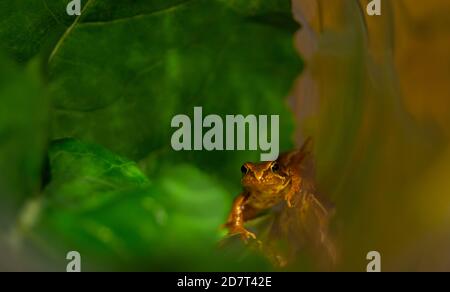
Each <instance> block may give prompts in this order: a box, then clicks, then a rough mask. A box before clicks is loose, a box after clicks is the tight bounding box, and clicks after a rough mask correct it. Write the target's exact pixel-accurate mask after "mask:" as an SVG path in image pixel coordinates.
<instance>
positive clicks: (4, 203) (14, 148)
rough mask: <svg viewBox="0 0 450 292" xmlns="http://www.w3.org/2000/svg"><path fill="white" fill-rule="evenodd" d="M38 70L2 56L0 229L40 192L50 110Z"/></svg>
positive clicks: (0, 67)
mask: <svg viewBox="0 0 450 292" xmlns="http://www.w3.org/2000/svg"><path fill="white" fill-rule="evenodd" d="M38 69H39V68H38V64H37V63H36V62H33V63H32V64H30V65H29V66H27V68H25V69H20V68H18V66H17V64H15V63H14V62H12V61H9V60H7V59H6V58H4V56H3V55H0V227H3V226H2V225H4V224H5V223H7V224H9V223H10V221H11V219H12V216H14V215H15V214H16V212H17V209H18V207H19V206H20V205H21V203H23V201H24V200H25V199H26V198H29V197H32V196H33V195H36V194H38V193H39V191H40V190H39V188H40V185H41V171H42V165H43V162H44V157H45V151H46V149H45V148H46V143H47V132H48V131H47V126H48V124H47V121H48V120H47V117H48V108H49V106H48V100H47V97H46V95H45V92H44V90H43V88H42V84H41V82H40V78H39V74H38V73H39V70H38Z"/></svg>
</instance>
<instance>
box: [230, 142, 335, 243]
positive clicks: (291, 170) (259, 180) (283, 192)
mask: <svg viewBox="0 0 450 292" xmlns="http://www.w3.org/2000/svg"><path fill="white" fill-rule="evenodd" d="M310 144H311V139H308V140H307V141H306V142H305V143H304V145H303V146H302V148H301V149H299V150H294V151H291V152H287V153H283V154H281V155H280V156H279V158H278V159H277V160H275V161H268V162H262V163H250V162H248V163H245V164H244V165H242V167H241V171H242V175H243V176H242V180H241V183H242V187H243V192H242V193H241V194H240V195H239V196H238V197H237V198H236V199H235V200H234V202H233V206H232V209H231V212H230V215H229V217H228V220H227V222H226V223H225V227H226V228H227V229H228V232H229V235H240V236H241V237H242V239H243V240H244V241H245V242H247V240H248V239H250V238H253V239H256V235H255V234H254V233H252V232H250V231H249V230H247V229H246V228H245V227H244V223H245V222H246V221H249V220H251V219H253V218H255V217H257V216H258V215H259V214H260V213H261V212H263V211H265V210H267V209H270V208H272V207H274V206H277V205H279V204H283V203H284V202H285V204H286V206H287V208H294V207H295V208H296V210H295V213H296V214H297V213H298V214H300V215H299V216H298V218H300V219H298V221H305V222H306V220H302V218H304V217H305V216H303V215H302V214H304V213H306V212H305V211H306V210H307V209H308V208H309V209H313V211H314V213H315V214H316V217H317V218H319V221H320V223H319V224H320V225H323V226H325V225H326V224H327V222H326V218H328V211H327V210H326V208H325V207H324V206H323V205H322V203H321V202H320V201H319V200H318V199H317V197H316V196H315V189H314V184H313V183H312V181H311V179H310V177H308V175H307V172H308V171H307V169H306V166H305V163H304V160H305V158H307V156H308V155H309V148H310ZM311 207H312V208H311ZM297 210H298V212H297ZM291 217H292V216H291ZM319 229H323V230H325V227H323V228H322V227H320V228H319ZM320 232H322V231H320ZM323 236H324V235H323V234H322V235H321V237H323Z"/></svg>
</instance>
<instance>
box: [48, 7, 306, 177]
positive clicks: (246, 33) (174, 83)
mask: <svg viewBox="0 0 450 292" xmlns="http://www.w3.org/2000/svg"><path fill="white" fill-rule="evenodd" d="M135 2H136V3H134V2H130V3H128V4H129V5H120V4H119V3H112V2H111V1H108V2H104V1H90V2H88V3H87V4H86V9H84V12H83V16H81V17H80V18H79V19H78V20H77V22H76V23H74V24H73V25H72V26H71V27H70V28H69V29H68V30H67V32H66V33H65V34H64V35H63V36H62V37H61V38H60V40H59V41H58V43H57V45H56V46H55V48H54V50H53V53H52V55H51V57H50V62H49V79H50V82H51V83H50V86H51V92H52V96H53V104H54V114H53V137H54V138H62V137H68V136H70V137H77V138H80V139H83V140H85V141H89V142H93V143H97V144H101V145H103V146H105V147H107V148H109V149H111V150H112V151H114V152H116V153H118V154H121V155H124V156H125V157H128V158H130V159H133V160H141V159H144V158H147V156H148V155H152V154H153V153H154V152H155V151H158V150H160V149H163V148H166V149H169V151H167V152H166V154H167V155H165V156H163V159H174V158H175V157H177V158H176V159H177V161H190V162H194V163H195V164H196V165H197V166H199V167H200V168H202V169H205V170H212V169H214V170H215V171H216V172H218V173H221V174H225V175H226V176H227V177H230V176H232V175H233V174H234V172H235V171H236V169H238V166H239V164H241V163H242V162H243V161H245V160H254V159H257V158H258V156H257V153H244V152H242V153H239V152H221V153H220V152H212V153H205V152H201V153H194V154H193V153H178V154H176V153H174V152H173V151H171V150H170V136H171V134H172V132H173V131H174V129H171V127H170V122H171V119H172V117H173V116H174V115H176V114H180V113H181V114H189V115H192V111H193V107H194V106H202V107H203V109H204V113H205V115H206V114H210V113H214V114H222V115H225V114H244V115H248V114H255V115H258V114H279V115H280V117H281V125H280V131H281V134H280V137H281V141H280V143H281V147H282V148H283V149H286V148H289V147H290V146H291V145H292V144H291V139H290V138H291V133H292V130H293V121H292V117H291V113H290V112H289V111H288V109H287V106H286V104H285V101H284V100H285V98H286V96H287V95H288V94H289V91H290V88H291V85H292V83H293V80H294V78H295V76H296V75H297V74H298V73H299V71H300V60H299V58H298V56H297V55H296V53H295V51H294V49H293V41H292V29H287V28H285V27H284V26H282V25H281V26H280V25H278V24H277V21H274V17H273V15H274V14H277V13H278V14H279V13H284V15H285V16H286V17H288V19H289V20H291V16H290V10H289V2H290V1H289V0H286V1H272V2H273V3H276V4H274V5H267V4H264V3H267V2H266V1H247V2H244V1H235V2H233V3H228V2H226V1H218V0H207V1H206V0H191V1H165V2H164V3H163V2H162V1H147V2H146V3H144V2H143V1H135ZM148 2H150V3H148ZM269 2H271V1H269ZM242 3H247V4H245V5H244V6H248V3H252V5H250V6H249V7H243V8H242V11H238V10H237V9H238V8H239V7H241V6H242ZM280 3H282V4H280ZM252 7H253V8H252ZM102 11H104V12H103V13H102ZM139 12H140V13H139ZM255 12H260V13H261V14H257V15H255ZM269 12H272V14H270V13H269ZM105 13H107V14H108V15H105ZM211 161H220V162H221V164H222V163H223V164H224V165H220V167H217V166H218V165H211V163H210V162H211ZM225 162H226V163H225ZM233 177H234V178H235V176H233Z"/></svg>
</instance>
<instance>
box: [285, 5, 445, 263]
mask: <svg viewBox="0 0 450 292" xmlns="http://www.w3.org/2000/svg"><path fill="white" fill-rule="evenodd" d="M369 2H370V1H368V0H364V1H348V0H333V1H329V0H326V1H325V0H294V1H293V3H294V7H293V10H294V15H295V17H296V19H297V20H298V21H299V22H301V24H302V29H301V30H300V31H299V32H298V33H297V35H296V46H297V48H298V50H299V52H300V54H301V55H302V56H303V57H304V58H305V62H306V69H305V71H304V72H303V73H302V75H301V76H300V78H299V79H298V82H297V85H296V88H295V90H294V93H293V94H292V97H291V99H290V101H291V105H292V107H293V108H294V110H295V113H296V116H297V124H298V126H299V127H298V131H297V134H296V139H297V141H298V143H300V141H301V140H302V139H304V137H305V136H309V135H311V136H313V137H316V159H317V165H318V167H317V171H318V176H319V181H320V187H321V188H322V189H323V190H324V191H325V193H326V194H327V195H329V196H330V197H331V198H332V200H333V201H334V202H335V204H336V208H337V213H336V217H335V232H336V234H337V237H338V238H339V245H340V247H341V259H342V260H341V264H340V266H339V269H341V270H363V269H365V263H366V260H365V255H366V254H367V252H369V251H371V250H377V251H379V252H380V253H381V260H382V269H383V270H408V271H417V270H449V269H450V249H449V248H448V247H447V246H449V245H448V244H449V243H450V148H449V143H448V142H449V138H450V137H449V135H450V85H449V81H450V18H449V17H448V16H449V15H450V2H448V1H440V0H431V1H413V0H396V1H386V0H384V1H383V0H382V1H381V2H382V15H381V16H368V15H367V14H366V5H367V4H368V3H369Z"/></svg>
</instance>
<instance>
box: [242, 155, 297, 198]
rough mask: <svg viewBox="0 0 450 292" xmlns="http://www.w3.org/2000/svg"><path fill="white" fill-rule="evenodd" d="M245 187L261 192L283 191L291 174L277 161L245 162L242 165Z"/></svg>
mask: <svg viewBox="0 0 450 292" xmlns="http://www.w3.org/2000/svg"><path fill="white" fill-rule="evenodd" d="M241 172H242V175H243V176H242V180H241V182H242V186H243V187H244V189H246V190H248V191H251V190H256V191H260V192H274V193H277V192H279V191H281V190H282V189H283V188H285V187H286V185H287V184H288V183H289V175H288V173H287V172H286V170H285V169H283V167H282V165H281V164H280V163H278V162H277V161H267V162H262V163H251V162H247V163H244V165H242V167H241Z"/></svg>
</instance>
